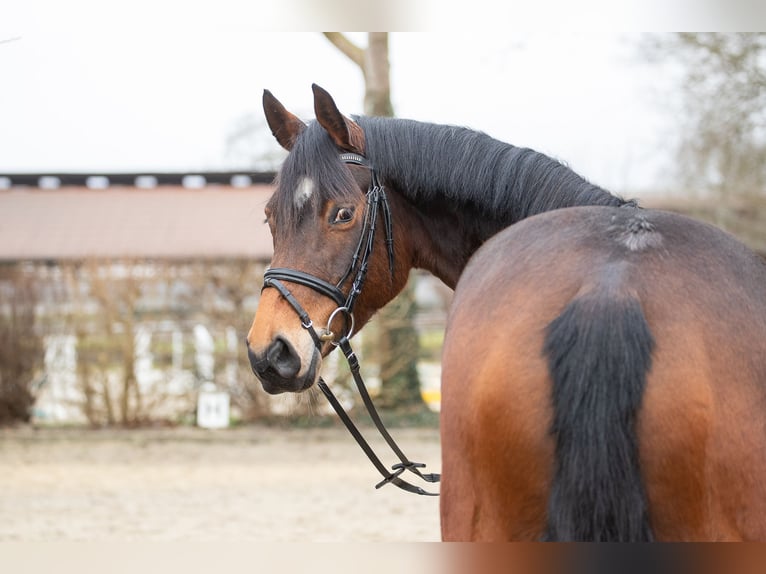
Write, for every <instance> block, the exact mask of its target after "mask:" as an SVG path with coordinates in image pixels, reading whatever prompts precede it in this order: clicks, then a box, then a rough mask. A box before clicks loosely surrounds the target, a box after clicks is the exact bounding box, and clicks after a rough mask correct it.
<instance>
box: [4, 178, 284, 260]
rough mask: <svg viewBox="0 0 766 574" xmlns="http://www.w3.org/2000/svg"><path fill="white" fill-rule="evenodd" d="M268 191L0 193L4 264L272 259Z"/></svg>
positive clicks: (263, 188)
mask: <svg viewBox="0 0 766 574" xmlns="http://www.w3.org/2000/svg"><path fill="white" fill-rule="evenodd" d="M272 191H273V188H272V186H270V185H267V184H254V185H250V186H249V187H244V188H235V187H230V186H213V187H204V188H202V189H187V188H184V187H181V186H161V187H155V188H153V189H136V188H134V187H112V188H107V189H100V190H95V189H89V188H87V187H60V188H58V189H38V188H23V187H22V188H18V187H11V188H10V189H3V190H0V261H10V260H29V259H33V260H35V259H36V260H40V259H46V260H47V259H53V260H56V259H83V258H158V259H188V258H242V257H244V258H253V259H258V260H268V259H269V258H270V257H271V250H272V244H271V235H270V233H269V229H268V226H267V225H265V224H264V222H263V220H264V216H263V207H264V205H265V203H266V201H267V200H268V198H269V196H270V195H271V193H272Z"/></svg>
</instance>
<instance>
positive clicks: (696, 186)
mask: <svg viewBox="0 0 766 574" xmlns="http://www.w3.org/2000/svg"><path fill="white" fill-rule="evenodd" d="M645 48H647V53H648V55H649V57H650V59H652V60H654V61H657V62H667V61H671V62H673V63H676V64H680V65H681V66H680V67H681V84H680V86H679V89H680V93H681V96H682V103H683V109H682V110H681V114H680V122H681V123H680V128H681V129H680V132H681V137H680V143H679V147H678V150H677V156H676V157H677V166H678V171H679V174H678V175H679V176H680V181H681V183H682V184H683V185H684V186H685V187H686V188H687V189H688V190H690V192H691V193H692V197H693V198H694V199H695V205H694V206H690V207H689V208H688V209H686V211H688V212H689V213H691V214H693V215H695V216H698V217H702V218H705V219H708V220H710V221H712V222H713V223H715V224H717V225H719V226H720V227H723V228H724V229H727V230H728V231H730V232H732V233H734V234H736V235H738V236H739V237H740V238H742V239H743V240H744V241H745V242H747V243H748V244H750V245H751V247H753V248H754V249H757V250H759V251H762V252H763V251H764V250H766V34H763V33H742V34H717V33H680V34H672V35H663V36H652V37H651V40H649V41H648V42H647V44H646V45H645Z"/></svg>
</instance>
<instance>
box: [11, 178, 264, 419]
mask: <svg viewBox="0 0 766 574" xmlns="http://www.w3.org/2000/svg"><path fill="white" fill-rule="evenodd" d="M272 179H273V174H242V173H240V174H237V173H195V174H167V173H150V174H35V175H29V174H5V175H0V268H2V269H3V271H4V276H3V280H2V281H0V283H2V282H4V283H5V285H4V286H3V289H4V292H5V293H12V292H13V288H14V287H13V285H12V284H11V281H12V279H13V278H14V277H16V278H18V277H19V275H20V274H21V275H23V276H24V277H25V280H27V281H28V280H29V279H30V278H31V280H32V281H33V285H34V291H35V305H36V311H37V312H36V316H37V317H38V325H37V328H38V331H40V332H41V333H42V336H43V337H44V339H45V364H46V369H45V373H44V374H43V376H41V377H39V379H38V381H37V386H38V389H37V392H36V394H37V396H38V400H37V403H36V409H35V413H36V416H37V418H38V420H42V421H51V422H64V421H66V422H70V421H88V422H90V423H92V424H109V423H123V424H132V423H141V422H142V421H143V420H145V419H147V420H148V419H157V418H161V419H169V420H178V419H179V418H184V417H186V416H188V415H189V412H190V410H191V411H193V404H194V403H193V399H194V396H193V394H194V393H193V391H194V390H195V389H196V388H198V387H199V386H200V385H202V384H204V383H211V382H212V383H215V384H218V385H220V386H224V387H227V390H231V391H232V392H234V393H235V394H237V393H238V394H239V395H243V391H242V389H241V388H240V389H237V388H235V387H236V386H237V384H238V383H237V380H238V378H241V376H240V373H241V371H242V370H243V369H247V371H248V376H249V378H252V374H250V373H249V367H248V366H247V364H246V363H247V359H246V357H243V356H242V355H243V353H242V349H240V347H242V345H241V341H242V339H243V337H244V335H243V334H242V330H243V329H246V328H247V327H249V323H250V321H251V319H252V316H253V315H252V314H253V312H254V309H255V306H256V304H257V299H258V294H259V292H260V286H261V283H260V281H261V277H262V275H263V270H264V267H265V265H266V264H267V263H268V261H269V260H270V258H271V251H272V242H271V235H270V233H269V230H268V226H267V225H265V223H264V216H263V207H264V205H265V203H266V201H267V200H268V198H269V197H270V195H271V193H272V192H273V187H272V185H271V181H272ZM27 284H28V283H25V285H27ZM5 299H6V301H5V302H4V305H3V306H4V307H6V311H7V307H8V306H9V305H11V304H12V301H15V299H13V298H12V297H5ZM228 387H231V389H229V388H228ZM243 397H244V395H243ZM243 401H244V402H245V403H247V401H246V400H245V399H244V398H243ZM243 401H240V403H242V402H243ZM252 402H253V401H252V400H250V403H252ZM239 406H240V408H242V407H243V405H242V404H240V405H239ZM245 407H247V405H245ZM249 407H256V408H257V407H258V405H252V404H250V405H249Z"/></svg>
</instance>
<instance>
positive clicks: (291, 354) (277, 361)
mask: <svg viewBox="0 0 766 574" xmlns="http://www.w3.org/2000/svg"><path fill="white" fill-rule="evenodd" d="M266 360H267V361H268V363H269V366H270V367H271V368H272V369H274V370H275V371H276V372H277V374H278V375H279V376H280V377H283V378H285V379H292V378H294V377H295V376H296V375H297V374H298V371H300V369H301V360H300V358H299V357H298V355H297V353H296V352H295V350H294V349H293V347H292V345H291V344H290V343H289V342H288V341H285V340H284V339H282V338H281V337H277V338H276V339H274V341H273V342H272V343H271V345H270V346H269V349H268V351H266Z"/></svg>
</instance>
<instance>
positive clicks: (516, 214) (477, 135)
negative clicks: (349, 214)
mask: <svg viewBox="0 0 766 574" xmlns="http://www.w3.org/2000/svg"><path fill="white" fill-rule="evenodd" d="M354 119H355V120H356V121H357V122H358V123H359V125H360V126H361V127H362V128H363V129H364V133H365V142H366V148H367V149H366V153H367V156H368V158H369V159H370V162H371V163H372V165H373V166H374V167H375V169H376V171H377V172H378V175H379V177H380V178H381V180H382V181H383V183H384V185H387V186H390V187H391V188H394V189H397V190H398V191H400V192H401V193H403V194H405V195H406V196H407V197H408V198H409V199H410V200H411V201H412V202H413V203H415V204H418V203H429V202H434V201H438V202H444V203H450V202H454V203H455V204H457V205H459V206H460V205H467V206H471V207H472V208H474V209H475V210H477V212H478V213H481V214H484V215H485V216H486V217H488V218H491V219H493V220H495V221H498V222H501V223H502V226H507V225H510V224H511V223H515V222H516V221H519V220H521V219H524V218H525V217H529V216H532V215H535V214H537V213H542V212H544V211H550V210H552V209H557V208H560V207H571V206H575V205H613V206H618V205H623V204H625V203H626V202H625V201H624V200H622V199H621V198H619V197H617V196H614V195H612V194H610V193H609V192H607V191H605V190H604V189H602V188H600V187H598V186H596V185H593V184H591V183H589V182H588V181H586V180H585V179H583V178H582V177H580V176H579V175H577V174H576V173H575V172H574V171H572V170H571V169H569V168H568V167H567V166H565V165H564V164H562V163H561V162H559V161H557V160H555V159H552V158H550V157H548V156H546V155H544V154H542V153H539V152H536V151H534V150H531V149H527V148H519V147H515V146H512V145H510V144H506V143H503V142H500V141H498V140H495V139H493V138H491V137H490V136H488V135H486V134H484V133H482V132H477V131H473V130H470V129H468V128H462V127H456V126H446V125H437V124H428V123H423V122H417V121H413V120H402V119H392V118H375V117H358V118H354ZM306 176H308V177H310V178H311V179H312V180H313V181H314V183H315V186H316V189H317V192H315V194H314V195H313V196H312V197H311V198H310V200H309V204H310V205H313V206H314V207H316V206H317V205H318V204H319V202H321V201H324V200H326V199H337V198H342V197H344V196H348V194H349V193H353V191H352V190H354V189H356V187H355V184H354V181H353V179H352V178H351V176H350V174H349V172H348V170H346V169H343V168H342V164H341V161H340V158H339V152H338V149H337V148H336V146H335V144H334V143H333V142H332V140H331V139H330V137H329V135H328V134H327V132H326V131H325V130H324V129H323V128H322V127H321V126H320V125H319V124H318V123H317V122H311V123H309V125H308V126H307V128H306V129H305V130H304V132H303V133H302V134H301V136H300V137H299V138H298V141H297V142H296V144H295V146H294V147H293V149H292V151H291V153H290V155H289V156H288V158H287V159H286V160H285V163H284V165H283V167H282V170H281V171H280V174H279V175H278V177H277V184H278V192H277V194H276V195H275V198H274V201H275V207H276V210H277V213H278V217H280V219H283V223H285V224H288V225H289V224H294V225H297V223H298V222H299V221H300V219H301V214H302V213H304V209H302V208H299V206H296V204H295V202H294V190H295V189H296V188H297V187H298V185H299V182H300V180H301V178H302V177H306Z"/></svg>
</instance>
